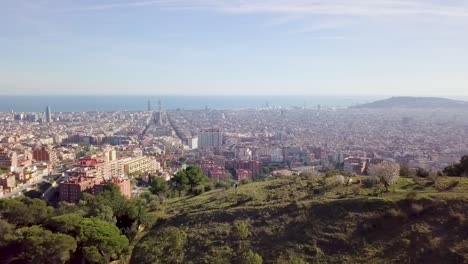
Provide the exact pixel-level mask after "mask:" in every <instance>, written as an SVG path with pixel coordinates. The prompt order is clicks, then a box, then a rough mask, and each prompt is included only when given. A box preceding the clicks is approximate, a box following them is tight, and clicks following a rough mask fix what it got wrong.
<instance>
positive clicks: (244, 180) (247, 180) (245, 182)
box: [241, 178, 250, 184]
mask: <svg viewBox="0 0 468 264" xmlns="http://www.w3.org/2000/svg"><path fill="white" fill-rule="evenodd" d="M248 183H250V180H249V179H247V178H244V179H242V181H241V184H248Z"/></svg>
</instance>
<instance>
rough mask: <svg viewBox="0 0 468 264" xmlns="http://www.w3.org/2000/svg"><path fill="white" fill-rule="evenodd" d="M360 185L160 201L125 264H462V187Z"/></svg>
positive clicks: (305, 185)
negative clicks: (383, 190)
mask: <svg viewBox="0 0 468 264" xmlns="http://www.w3.org/2000/svg"><path fill="white" fill-rule="evenodd" d="M358 179H359V180H362V178H358ZM358 179H355V180H358ZM365 185H366V184H364V183H363V184H361V183H360V182H358V184H352V185H350V186H343V185H340V184H339V183H337V181H336V178H335V177H328V178H325V177H323V176H296V177H279V178H275V179H271V180H267V181H263V182H255V183H250V184H246V185H243V186H240V188H239V190H238V191H237V193H236V192H235V191H234V190H232V189H229V190H214V191H210V192H207V193H204V194H201V195H199V196H194V197H182V198H175V199H170V200H168V201H166V203H165V205H164V206H165V208H166V210H165V211H164V212H159V213H158V216H159V220H158V221H157V222H156V223H155V224H154V225H153V227H152V228H151V229H150V230H149V231H148V232H147V233H146V234H145V235H144V236H143V238H142V239H141V240H140V241H139V242H138V243H137V244H136V246H135V248H134V250H133V256H132V259H131V263H261V262H259V258H260V257H261V258H262V259H263V263H463V262H467V261H468V242H467V241H468V240H466V239H467V238H468V220H466V212H468V192H467V190H468V179H467V178H439V179H438V180H437V181H435V182H434V181H431V180H428V179H409V178H401V179H400V180H399V182H398V183H397V184H396V185H395V186H394V187H393V190H392V191H391V192H389V193H385V194H382V193H381V191H380V189H379V187H368V188H366V187H365Z"/></svg>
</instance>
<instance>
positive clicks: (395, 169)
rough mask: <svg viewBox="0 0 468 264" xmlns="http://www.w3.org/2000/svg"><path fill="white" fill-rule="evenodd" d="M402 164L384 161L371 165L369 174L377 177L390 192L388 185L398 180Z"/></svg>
mask: <svg viewBox="0 0 468 264" xmlns="http://www.w3.org/2000/svg"><path fill="white" fill-rule="evenodd" d="M399 173H400V166H399V165H398V164H395V163H392V162H388V161H384V162H382V163H379V164H375V165H371V166H370V167H369V175H370V176H371V177H377V178H378V179H379V180H380V182H381V183H382V184H383V185H384V187H385V191H387V192H388V187H389V186H390V185H392V184H394V183H395V182H397V181H398V179H399V177H400V175H399Z"/></svg>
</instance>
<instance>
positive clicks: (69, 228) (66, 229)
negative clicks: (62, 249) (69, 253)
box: [48, 213, 83, 237]
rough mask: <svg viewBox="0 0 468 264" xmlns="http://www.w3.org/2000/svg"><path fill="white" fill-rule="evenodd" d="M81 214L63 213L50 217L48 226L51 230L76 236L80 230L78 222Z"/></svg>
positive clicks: (81, 217)
mask: <svg viewBox="0 0 468 264" xmlns="http://www.w3.org/2000/svg"><path fill="white" fill-rule="evenodd" d="M82 219H83V216H82V215H81V214H78V213H72V214H65V215H59V216H54V217H52V218H51V219H50V220H49V222H48V226H49V228H50V229H51V230H53V231H57V232H60V233H63V234H68V235H70V236H73V237H76V236H78V235H79V232H80V222H81V220H82Z"/></svg>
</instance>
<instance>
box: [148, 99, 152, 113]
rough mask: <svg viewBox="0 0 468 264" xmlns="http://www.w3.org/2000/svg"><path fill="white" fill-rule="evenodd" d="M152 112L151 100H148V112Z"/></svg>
mask: <svg viewBox="0 0 468 264" xmlns="http://www.w3.org/2000/svg"><path fill="white" fill-rule="evenodd" d="M149 111H151V100H148V112H149Z"/></svg>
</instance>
